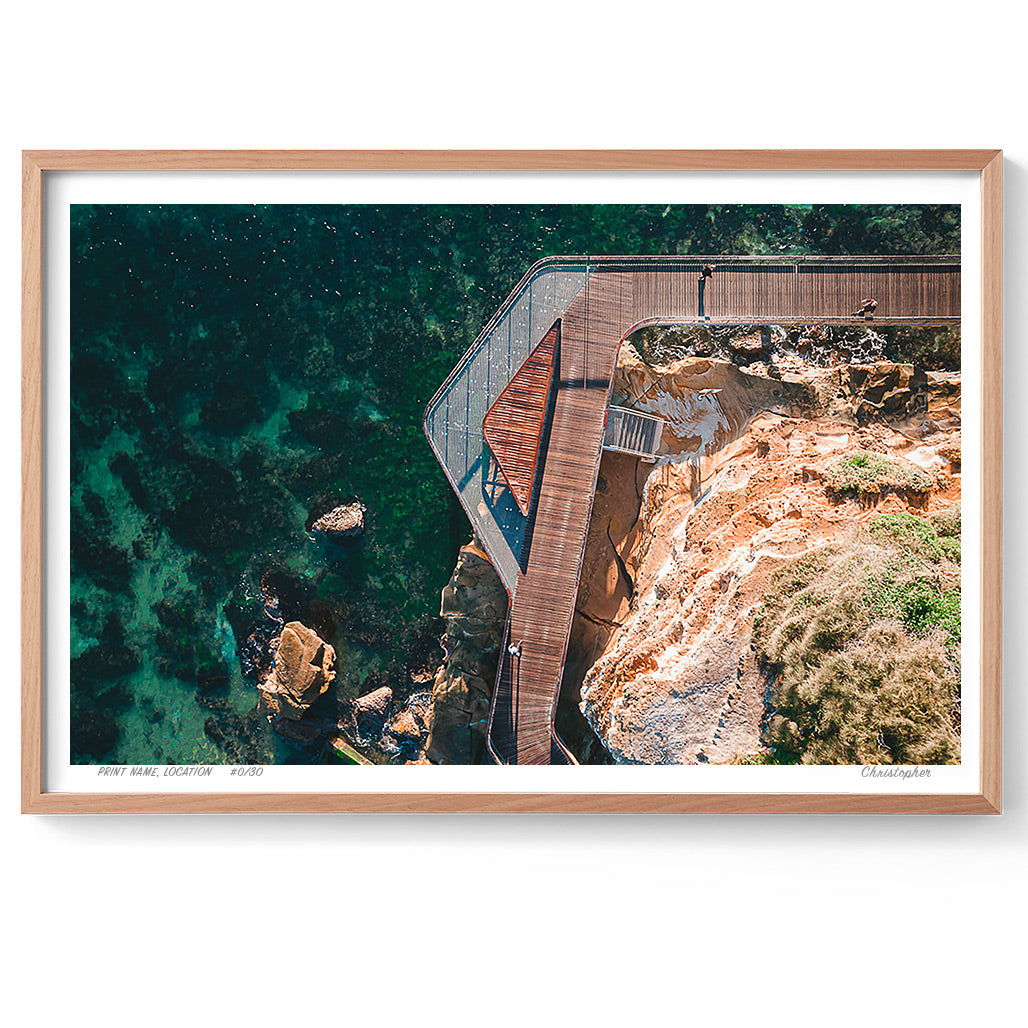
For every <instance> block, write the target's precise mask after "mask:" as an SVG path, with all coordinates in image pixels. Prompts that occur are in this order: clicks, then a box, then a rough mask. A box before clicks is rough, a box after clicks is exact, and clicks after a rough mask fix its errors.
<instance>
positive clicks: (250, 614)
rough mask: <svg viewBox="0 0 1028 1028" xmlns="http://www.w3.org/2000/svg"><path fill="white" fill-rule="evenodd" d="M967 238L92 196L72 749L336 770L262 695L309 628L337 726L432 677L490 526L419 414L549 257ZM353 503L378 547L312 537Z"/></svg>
mask: <svg viewBox="0 0 1028 1028" xmlns="http://www.w3.org/2000/svg"><path fill="white" fill-rule="evenodd" d="M959 245H960V240H959V210H958V209H957V208H955V207H948V206H928V207H925V206H902V207H899V206H891V207H882V206H876V207H862V206H831V207H829V206H816V205H794V206H761V207H754V206H749V207H747V206H735V207H727V206H713V205H707V206H691V207H687V206H662V205H658V206H632V205H606V206H595V205H575V206H536V207H523V206H518V207H513V206H408V205H405V206H400V205H385V206H279V205H276V206H267V205H258V206H235V205H233V206H220V205H189V206H135V205H133V206H128V205H123V206H113V207H101V206H76V207H74V208H73V210H72V224H71V248H72V253H71V267H72V277H71V309H72V341H71V496H70V503H71V558H72V566H71V598H72V602H71V611H70V616H71V640H72V663H71V690H72V696H71V699H72V719H71V722H72V731H71V739H70V747H71V758H72V760H73V761H75V762H80V763H94V762H101V761H103V762H120V763H221V762H232V763H265V762H269V763H270V762H303V763H308V762H312V761H318V760H326V759H334V758H333V757H332V756H331V751H330V750H328V749H326V748H325V747H324V745H323V739H320V738H319V739H313V738H304V737H302V736H300V735H298V736H296V737H295V738H284V737H282V735H280V734H276V733H275V732H273V731H272V730H271V729H270V727H269V725H268V722H267V719H266V718H265V717H264V716H263V715H262V714H260V713H258V712H257V710H256V699H257V696H256V688H255V684H254V683H255V678H256V676H257V674H258V673H259V671H260V669H261V668H262V667H267V665H268V662H269V660H270V654H269V652H268V645H269V643H270V641H271V639H272V637H273V635H275V634H276V632H278V631H280V626H281V624H282V623H283V622H289V621H292V620H302V621H303V623H304V624H306V625H307V626H309V627H310V628H312V629H314V630H315V631H316V632H318V633H319V635H320V636H321V637H322V638H323V639H325V640H326V641H327V642H329V643H331V645H332V646H333V647H334V648H335V651H336V658H337V663H336V669H337V670H336V679H335V682H334V683H333V687H332V689H331V690H329V691H328V692H326V693H325V694H324V696H322V697H321V698H320V699H319V700H318V701H317V702H318V704H320V705H321V707H322V708H323V714H324V716H325V719H326V720H327V721H332V720H333V719H334V716H335V712H336V709H337V708H339V707H340V706H341V705H345V704H346V703H347V702H349V701H352V700H353V699H355V698H356V697H358V696H365V695H367V694H372V693H374V692H375V691H376V690H377V689H380V688H381V687H383V686H389V687H390V688H392V689H393V695H394V697H402V696H403V695H404V694H407V695H408V698H410V694H412V693H413V692H416V691H417V690H418V689H419V688H421V689H424V688H425V685H424V683H425V681H426V677H425V676H426V673H428V672H431V671H432V670H434V668H435V667H436V666H437V665H438V663H439V661H440V659H441V651H440V649H439V644H438V639H439V636H440V634H441V632H442V625H441V621H440V619H439V617H438V611H439V594H440V591H441V589H442V588H443V586H444V585H445V584H446V582H447V580H448V578H449V576H450V572H451V570H452V568H453V566H454V563H455V560H456V554H457V551H458V549H459V547H460V546H461V544H462V543H464V542H466V541H467V538H468V534H469V528H468V524H467V521H466V519H465V517H464V515H463V512H462V511H461V510H460V508H459V506H458V504H457V502H456V500H455V498H454V497H453V495H452V493H451V490H450V488H449V486H448V485H447V483H446V481H445V480H444V478H443V475H442V472H441V470H440V469H439V466H438V464H437V463H436V461H435V459H434V457H433V456H432V454H431V452H430V450H429V448H428V445H427V443H426V442H425V439H424V437H423V434H422V429H421V419H422V414H423V411H424V408H425V405H426V403H427V402H428V400H429V398H430V397H431V395H432V393H433V392H434V391H435V389H436V388H437V387H438V385H439V384H440V383H441V382H442V380H443V378H444V377H445V376H446V374H447V373H448V372H449V370H450V369H451V368H452V366H453V365H454V363H455V362H456V360H457V359H458V357H459V356H460V354H461V353H462V352H463V351H464V350H466V349H467V347H468V346H469V345H470V344H471V343H472V341H473V340H474V337H475V335H476V334H477V333H478V331H479V330H480V329H481V328H482V326H483V325H484V324H485V322H486V321H487V319H488V318H489V316H490V315H491V314H492V313H493V311H494V310H495V309H496V308H497V306H498V305H499V304H500V303H501V301H502V300H503V299H504V297H505V296H506V295H507V294H508V292H509V291H510V290H511V288H512V287H513V286H514V284H515V283H516V282H517V280H518V279H519V278H520V277H521V276H522V274H523V273H524V272H525V270H526V269H527V268H528V267H529V266H530V265H531V264H532V263H533V262H534V261H536V260H538V259H539V258H541V257H544V256H547V255H550V254H562V253H590V254H602V253H626V254H627V253H631V254H673V253H723V254H731V253H738V254H761V253H766V254H802V253H840V254H845V253H878V254H892V253H904V254H910V253H925V254H929V253H953V252H959ZM895 345H896V346H897V347H902V346H910V345H911V341H910V340H909V338H907V339H902V338H900V337H898V336H897V338H896V341H895ZM917 345H922V346H923V345H925V341H924V340H923V339H922V340H918V341H917ZM929 345H932V344H929ZM355 500H359V501H360V502H361V503H362V504H363V505H364V507H365V508H366V519H365V526H366V527H365V531H364V534H363V536H362V537H361V538H360V539H359V540H356V541H355V542H353V543H352V544H349V545H339V544H336V543H333V542H330V541H326V540H324V539H322V538H318V537H315V535H313V534H312V533H311V532H310V527H311V525H312V523H313V521H314V520H315V518H317V517H318V516H319V515H320V514H323V513H324V512H325V511H328V510H329V509H331V508H333V507H335V506H337V505H340V504H344V503H349V502H352V501H355ZM399 755H400V756H402V753H401V754H399Z"/></svg>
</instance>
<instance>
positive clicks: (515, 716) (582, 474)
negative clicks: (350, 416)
mask: <svg viewBox="0 0 1028 1028" xmlns="http://www.w3.org/2000/svg"><path fill="white" fill-rule="evenodd" d="M703 263H711V264H713V265H714V275H713V277H712V278H708V279H706V280H705V281H704V280H703V279H702V278H701V277H700V275H699V271H700V268H701V267H702V264H703ZM547 275H550V276H551V277H553V279H554V282H553V283H552V284H551V283H550V282H548V281H547V280H546V277H545V276H547ZM868 297H874V298H875V299H876V300H877V301H878V309H877V311H876V312H875V318H874V322H873V323H874V324H956V323H959V320H960V261H959V258H952V257H948V258H881V259H876V258H867V257H865V258H811V259H805V258H783V259H777V258H774V259H771V258H769V259H763V260H762V259H759V258H738V257H726V258H567V259H560V260H555V261H550V262H542V263H541V264H540V265H539V266H537V267H536V268H534V269H532V271H530V272H529V274H528V275H526V277H525V279H523V280H522V283H521V284H519V286H518V288H517V289H516V290H515V291H514V293H512V294H511V297H510V298H509V299H508V301H507V302H506V303H505V305H504V306H503V307H501V309H500V311H498V312H497V314H496V315H495V316H494V318H493V319H492V320H491V321H490V324H489V325H488V326H487V327H486V329H485V330H484V331H483V333H482V335H481V336H480V337H479V339H478V340H476V343H475V345H474V346H473V347H472V349H471V350H469V351H468V354H466V355H465V357H464V358H463V359H462V361H461V363H460V364H459V365H458V366H457V368H455V369H454V371H453V372H452V373H451V375H450V376H449V378H448V379H447V381H446V382H445V383H443V386H441V387H440V389H439V391H438V392H437V394H436V396H435V397H434V398H433V400H432V402H431V403H430V404H429V407H428V410H427V411H426V417H425V431H426V434H427V435H428V438H429V441H430V442H431V443H432V445H433V449H434V450H435V452H436V455H437V456H438V457H439V460H440V463H442V465H443V468H444V470H445V471H446V473H447V476H448V478H449V479H450V482H451V484H452V485H453V487H454V489H455V491H456V492H457V495H458V496H459V497H460V499H461V502H462V504H463V505H464V508H465V510H466V511H467V512H468V516H469V518H470V520H471V522H472V524H473V525H474V526H475V530H476V535H477V536H478V537H479V538H480V539H481V541H482V545H483V546H484V547H485V548H486V550H487V551H488V552H489V554H490V557H491V559H492V560H493V562H494V564H495V565H496V568H497V570H498V572H499V573H500V575H501V578H502V579H503V581H504V584H505V586H506V587H507V589H508V592H509V593H510V594H511V605H510V610H509V613H508V626H507V636H506V639H505V641H504V645H503V649H502V651H501V657H500V662H499V667H498V671H497V679H496V686H495V690H494V695H493V702H492V708H491V711H490V721H489V745H490V749H491V752H492V755H493V757H494V759H496V760H497V761H499V762H501V763H507V764H568V763H574V758H573V757H572V756H571V754H570V753H569V752H568V751H567V749H566V748H565V747H564V746H563V744H562V743H561V742H560V740H559V739H558V738H557V736H556V733H555V731H554V727H553V723H554V715H555V711H556V704H557V696H558V693H559V689H560V681H561V677H562V675H563V671H564V662H565V658H566V654H567V644H568V637H569V635H570V631H571V620H572V617H573V614H574V607H575V599H576V595H577V592H578V580H579V575H580V573H581V567H582V558H583V553H584V549H585V540H586V536H587V534H588V529H589V518H590V515H591V513H592V503H593V495H594V492H595V488H596V478H597V474H598V471H599V463H600V456H601V453H602V446H603V435H604V425H605V419H606V414H607V407H608V403H609V398H610V387H611V382H612V379H613V371H614V364H615V361H616V359H617V353H618V350H619V348H620V346H621V343H622V341H623V340H624V339H625V337H626V336H627V335H629V334H630V333H631V332H632V331H634V330H635V329H636V328H639V327H641V326H642V325H645V324H652V323H669V324H670V323H680V322H686V323H695V322H697V321H704V320H706V321H714V322H717V323H720V324H730V323H740V322H742V323H757V324H759V323H775V324H803V323H825V324H854V323H857V322H859V321H863V319H862V318H860V317H858V316H857V315H855V314H854V312H855V311H859V310H860V308H861V306H862V304H863V302H864V300H865V299H866V298H868ZM547 315H549V316H547ZM515 322H516V323H517V324H518V325H521V326H523V327H522V328H520V329H518V328H516V326H515ZM551 347H555V349H556V352H557V354H558V360H559V379H558V383H557V389H556V394H555V397H554V398H553V399H552V401H551V402H552V407H550V408H549V409H550V410H552V415H551V416H550V420H549V424H548V425H544V426H543V430H542V431H540V424H539V417H538V414H539V410H538V408H539V407H540V397H541V396H543V395H544V393H545V392H548V388H546V383H545V373H546V371H547V369H548V366H549V362H550V360H551V359H552V353H553V351H552V349H551ZM515 349H518V352H520V353H522V354H524V356H522V357H521V358H520V360H519V361H518V363H517V366H514V364H513V363H512V360H511V355H512V353H513V352H514V350H515ZM536 350H538V351H539V353H538V355H537V356H536V355H535V351H536ZM533 357H535V359H534V360H533ZM497 363H498V364H499V365H500V366H503V367H506V368H508V369H509V370H508V372H507V376H506V378H505V379H503V380H502V381H497V380H496V379H495V376H493V374H492V373H491V370H490V369H492V368H493V367H494V366H495V365H496V364H497ZM526 364H527V365H528V369H527V372H528V373H526V375H525V376H524V383H523V385H522V384H520V383H519V384H518V385H516V386H515V388H512V389H510V390H507V388H506V387H507V384H508V383H510V382H511V381H512V380H513V379H514V377H515V376H516V375H517V374H518V369H519V368H521V367H524V366H525V365H526ZM476 382H477V383H479V386H478V388H479V389H485V394H484V395H480V394H479V393H478V392H476V389H475V387H474V383H476ZM519 390H521V391H523V392H524V395H525V397H526V403H527V404H528V406H527V407H526V410H525V412H524V414H525V422H524V424H523V425H519V424H518V411H517V410H516V409H515V407H516V405H514V406H512V405H511V403H510V402H509V401H510V400H511V398H512V397H516V396H517V395H520V393H519ZM462 398H463V399H462ZM462 404H463V406H462ZM529 408H531V409H529ZM477 411H481V413H476V412H477ZM487 437H489V438H490V439H491V441H492V444H493V448H494V451H495V452H493V451H491V450H490V447H489V445H488V444H487V443H486V441H485V440H486V438H487ZM529 444H531V445H529ZM534 446H537V447H538V458H537V459H534V455H533V454H532V453H529V452H528V450H529V449H531V448H532V447H534ZM494 460H495V461H496V463H497V465H498V466H499V467H500V468H502V469H503V472H504V477H506V478H507V479H508V482H507V485H508V487H509V491H508V495H509V496H510V501H509V503H508V504H507V506H506V507H503V506H502V503H503V502H504V501H503V497H502V494H500V496H499V499H497V494H496V493H495V489H494V482H493V480H492V479H490V478H489V477H488V476H480V477H481V480H482V482H484V483H486V484H487V485H488V486H489V489H493V490H494V491H493V492H490V491H489V489H487V488H486V485H482V484H480V482H479V479H478V478H476V477H475V474H476V473H477V472H476V469H477V468H479V467H485V466H486V465H488V464H489V463H490V462H492V461H494ZM533 494H534V495H533ZM501 514H502V517H501V516H500V515H501ZM519 519H521V520H519ZM510 646H513V647H514V650H515V652H513V653H511V652H510V651H509V649H508V647H510Z"/></svg>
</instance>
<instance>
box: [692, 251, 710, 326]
mask: <svg viewBox="0 0 1028 1028" xmlns="http://www.w3.org/2000/svg"><path fill="white" fill-rule="evenodd" d="M713 274H714V269H713V268H712V267H711V266H710V265H709V264H704V265H703V267H702V268H700V277H699V278H698V279H697V280H696V281H697V282H698V283H699V285H698V286H697V290H698V297H697V298H698V303H699V306H698V310H697V313H698V315H699V317H701V318H702V319H703V320H704V321H709V320H710V319H709V318H708V317H707V312H706V310H704V307H703V293H704V291H705V290H706V287H707V279H708V278H710V276H711V275H713Z"/></svg>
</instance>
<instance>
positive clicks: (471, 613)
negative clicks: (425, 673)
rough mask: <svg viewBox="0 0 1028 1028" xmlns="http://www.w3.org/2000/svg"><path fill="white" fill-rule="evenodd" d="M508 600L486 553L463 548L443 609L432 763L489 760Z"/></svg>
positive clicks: (429, 750)
mask: <svg viewBox="0 0 1028 1028" xmlns="http://www.w3.org/2000/svg"><path fill="white" fill-rule="evenodd" d="M507 604H508V597H507V591H506V589H504V587H503V583H502V582H501V581H500V577H499V575H497V573H496V571H495V569H494V568H493V566H492V564H491V563H490V562H489V560H488V559H487V558H486V555H485V553H484V551H482V550H481V549H480V548H479V547H478V546H476V545H475V544H474V543H469V544H468V545H467V546H464V547H462V549H461V551H460V556H459V557H458V559H457V567H456V568H455V569H454V572H453V575H452V577H451V578H450V581H449V584H448V585H447V586H446V588H445V589H443V594H442V604H441V608H440V614H441V615H442V616H443V617H444V618H446V634H445V635H444V636H443V639H442V645H443V652H444V654H445V659H444V661H443V664H442V666H441V667H440V668H439V670H438V672H437V673H436V677H435V682H434V684H433V686H432V698H431V703H430V707H429V717H428V723H429V737H428V746H427V750H426V752H427V754H428V758H429V760H431V761H432V762H433V763H436V764H476V763H481V762H483V761H485V760H487V759H488V757H487V748H486V729H487V726H488V719H489V703H490V700H491V698H492V692H493V683H494V681H495V678H496V664H497V658H498V655H499V649H500V642H501V641H502V638H503V628H504V624H505V623H506V618H507Z"/></svg>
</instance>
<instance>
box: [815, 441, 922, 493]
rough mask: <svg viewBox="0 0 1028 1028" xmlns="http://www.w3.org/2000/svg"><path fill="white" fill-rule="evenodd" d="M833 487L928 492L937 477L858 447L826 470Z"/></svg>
mask: <svg viewBox="0 0 1028 1028" xmlns="http://www.w3.org/2000/svg"><path fill="white" fill-rule="evenodd" d="M824 480H825V483H826V485H827V486H828V488H829V489H830V490H832V491H833V492H836V493H847V492H852V493H857V494H860V495H866V494H869V493H871V494H875V493H879V494H880V493H885V492H889V491H890V490H891V491H892V492H896V493H901V494H906V493H921V494H925V493H929V492H931V491H932V488H933V487H934V486H935V484H936V480H935V478H934V477H933V476H932V475H929V474H928V472H927V471H923V470H922V469H921V468H919V467H916V466H915V465H913V464H900V463H898V462H897V461H894V460H888V459H886V458H885V457H883V456H882V455H881V454H878V453H869V452H868V451H866V450H858V451H857V452H856V453H851V454H847V455H846V456H845V457H841V458H840V459H839V460H837V461H835V463H834V464H830V465H829V466H828V467H827V468H826V469H825V473H824Z"/></svg>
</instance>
